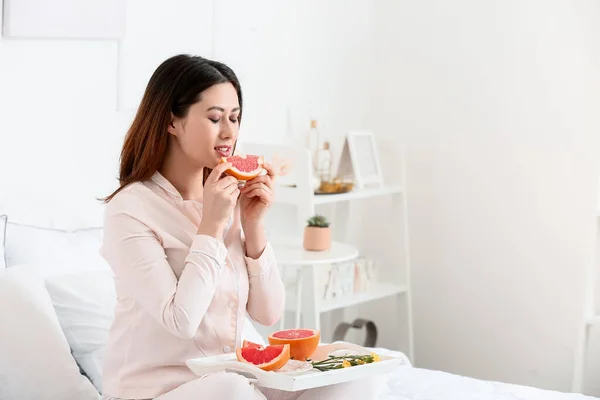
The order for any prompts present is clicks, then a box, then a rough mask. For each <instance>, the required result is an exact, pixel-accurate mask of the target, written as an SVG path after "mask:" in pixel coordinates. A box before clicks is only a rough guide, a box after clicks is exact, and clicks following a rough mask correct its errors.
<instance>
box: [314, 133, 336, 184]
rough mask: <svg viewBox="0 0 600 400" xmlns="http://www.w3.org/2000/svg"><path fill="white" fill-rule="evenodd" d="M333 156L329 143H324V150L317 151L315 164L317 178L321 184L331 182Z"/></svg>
mask: <svg viewBox="0 0 600 400" xmlns="http://www.w3.org/2000/svg"><path fill="white" fill-rule="evenodd" d="M332 162H333V154H331V150H330V144H329V142H325V143H323V148H321V149H319V150H317V153H316V154H315V163H316V167H317V177H318V178H319V181H320V182H323V181H325V182H327V181H329V180H331V166H332Z"/></svg>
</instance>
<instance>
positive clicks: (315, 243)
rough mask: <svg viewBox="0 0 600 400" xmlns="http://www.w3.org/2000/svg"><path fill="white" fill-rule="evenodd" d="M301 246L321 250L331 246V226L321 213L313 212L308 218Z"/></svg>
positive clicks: (306, 248)
mask: <svg viewBox="0 0 600 400" xmlns="http://www.w3.org/2000/svg"><path fill="white" fill-rule="evenodd" d="M303 246H304V249H305V250H308V251H323V250H327V249H329V248H330V247H331V228H330V227H329V222H328V221H327V218H325V217H324V216H323V215H319V214H315V215H314V216H312V217H311V218H309V219H308V221H307V226H306V227H304V242H303Z"/></svg>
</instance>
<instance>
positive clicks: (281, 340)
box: [269, 329, 321, 361]
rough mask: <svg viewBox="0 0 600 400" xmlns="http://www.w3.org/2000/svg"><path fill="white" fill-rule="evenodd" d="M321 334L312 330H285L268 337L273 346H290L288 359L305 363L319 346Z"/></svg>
mask: <svg viewBox="0 0 600 400" xmlns="http://www.w3.org/2000/svg"><path fill="white" fill-rule="evenodd" d="M320 340H321V333H320V332H319V331H317V330H313V329H287V330H284V331H277V332H274V333H272V334H271V335H270V336H269V343H270V344H271V345H272V346H273V345H286V344H289V345H290V357H291V358H292V359H293V360H298V361H306V359H307V358H310V357H311V356H312V354H313V353H314V352H315V350H316V349H317V346H319V341H320Z"/></svg>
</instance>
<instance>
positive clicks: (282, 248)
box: [271, 238, 359, 266]
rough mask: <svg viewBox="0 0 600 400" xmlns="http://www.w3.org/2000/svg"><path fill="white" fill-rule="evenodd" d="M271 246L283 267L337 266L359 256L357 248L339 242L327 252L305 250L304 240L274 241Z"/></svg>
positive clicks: (333, 243) (332, 244)
mask: <svg viewBox="0 0 600 400" xmlns="http://www.w3.org/2000/svg"><path fill="white" fill-rule="evenodd" d="M271 244H272V246H273V250H274V251H275V255H276V257H277V263H278V264H279V265H282V266H303V265H322V264H337V263H343V262H348V261H352V260H354V259H355V258H357V257H358V255H359V253H358V250H357V249H356V248H355V247H352V246H350V245H348V244H344V243H339V242H332V243H331V248H330V249H329V250H325V251H306V250H304V248H303V247H302V238H298V239H295V240H290V239H288V240H273V241H272V243H271Z"/></svg>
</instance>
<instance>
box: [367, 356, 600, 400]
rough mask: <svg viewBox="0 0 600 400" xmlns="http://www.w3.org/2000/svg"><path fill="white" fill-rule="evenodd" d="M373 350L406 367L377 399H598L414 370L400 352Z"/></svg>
mask: <svg viewBox="0 0 600 400" xmlns="http://www.w3.org/2000/svg"><path fill="white" fill-rule="evenodd" d="M372 350H373V351H374V352H376V353H378V354H384V355H388V356H391V357H399V358H403V359H404V360H405V364H406V365H405V366H401V367H399V368H398V369H397V370H396V371H395V372H393V373H392V374H390V376H389V381H388V389H387V392H386V393H384V394H383V395H382V396H381V397H380V398H379V399H378V400H584V399H586V400H591V399H596V400H598V398H597V397H589V396H584V395H581V394H574V393H560V392H555V391H550V390H542V389H536V388H532V387H526V386H519V385H511V384H507V383H499V382H488V381H482V380H479V379H473V378H467V377H464V376H459V375H453V374H449V373H446V372H441V371H432V370H427V369H420V368H413V367H412V366H411V365H410V361H409V360H408V358H407V357H406V356H405V355H404V354H403V353H401V352H398V351H393V350H388V349H384V348H375V349H372Z"/></svg>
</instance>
